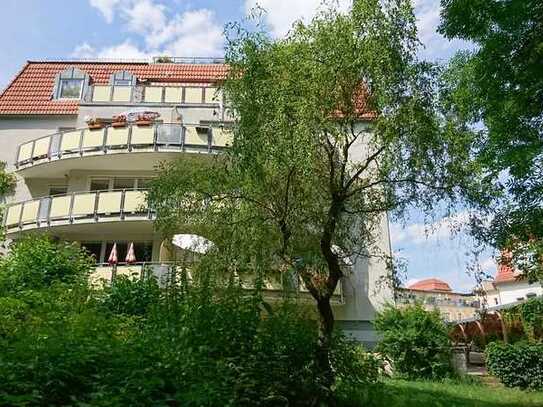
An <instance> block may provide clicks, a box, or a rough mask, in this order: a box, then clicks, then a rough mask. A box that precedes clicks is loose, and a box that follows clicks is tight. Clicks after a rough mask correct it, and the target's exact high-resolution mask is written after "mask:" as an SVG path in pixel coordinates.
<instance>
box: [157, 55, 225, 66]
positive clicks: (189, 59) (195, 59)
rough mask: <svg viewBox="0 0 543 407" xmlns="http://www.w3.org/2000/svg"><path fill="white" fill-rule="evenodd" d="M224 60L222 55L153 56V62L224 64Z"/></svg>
mask: <svg viewBox="0 0 543 407" xmlns="http://www.w3.org/2000/svg"><path fill="white" fill-rule="evenodd" d="M224 62H225V59H224V58H222V57H169V56H158V57H153V63H155V64H160V63H168V64H224Z"/></svg>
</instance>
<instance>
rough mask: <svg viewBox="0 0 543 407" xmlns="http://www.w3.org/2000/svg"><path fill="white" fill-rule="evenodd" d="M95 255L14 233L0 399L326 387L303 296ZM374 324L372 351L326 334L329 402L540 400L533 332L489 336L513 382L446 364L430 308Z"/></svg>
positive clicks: (501, 370) (310, 391)
mask: <svg viewBox="0 0 543 407" xmlns="http://www.w3.org/2000/svg"><path fill="white" fill-rule="evenodd" d="M93 261H94V259H93V258H92V257H91V256H89V255H87V253H86V251H85V250H84V249H82V248H80V247H79V246H77V245H76V244H73V243H67V242H62V241H58V240H54V239H51V238H49V237H47V236H29V237H27V238H25V239H22V240H20V241H19V242H17V243H16V244H15V246H14V247H13V248H12V251H11V252H10V254H9V255H7V256H6V257H4V258H3V259H2V260H1V262H0V346H1V349H2V352H1V353H0V377H2V382H1V383H0V405H13V406H32V405H44V406H45V405H81V406H83V405H93V406H94V405H96V406H119V405H142V406H143V405H182V406H225V405H232V406H256V405H262V406H311V405H315V403H316V402H317V401H318V399H319V398H321V397H325V396H326V393H327V391H328V389H327V388H326V386H325V385H323V383H322V381H321V380H322V379H321V372H320V371H319V368H318V365H317V364H316V363H315V354H316V353H317V352H318V348H317V337H318V329H317V326H316V323H315V320H314V318H312V317H310V315H312V313H311V310H310V308H309V307H310V306H309V305H308V304H307V303H298V302H297V299H296V298H290V299H289V298H286V299H284V300H282V301H276V302H273V303H269V302H267V301H266V299H265V297H263V295H262V293H261V291H259V290H258V289H255V290H252V291H248V290H246V289H244V288H242V287H241V286H240V285H239V283H236V282H235V281H234V280H231V281H228V282H225V281H224V279H223V278H215V277H214V276H213V274H211V273H208V272H203V270H207V269H200V270H199V269H198V267H200V266H198V267H196V268H193V270H192V271H191V277H190V281H189V277H188V274H187V273H186V271H184V270H183V269H181V270H180V271H176V272H175V274H174V278H173V279H170V284H169V285H167V286H159V284H158V281H157V280H156V279H155V278H154V277H153V276H151V275H148V276H146V277H144V278H140V277H139V276H137V278H130V277H126V276H120V277H118V278H117V279H115V280H114V282H113V283H112V284H100V285H96V283H95V285H91V284H89V283H88V274H89V273H90V271H91V268H92V265H93ZM202 267H204V266H203V265H202ZM375 326H376V329H377V331H378V332H379V333H380V335H381V338H382V339H381V341H380V342H379V344H378V346H377V348H376V349H375V350H374V351H373V352H369V351H368V350H366V349H364V348H363V347H362V346H361V345H360V344H359V343H357V342H354V341H352V340H350V339H348V338H346V337H345V336H343V335H342V334H341V333H339V332H336V333H335V334H334V336H333V341H332V346H331V349H330V363H331V366H332V368H333V371H334V374H335V381H334V384H333V387H332V391H333V397H334V400H335V403H336V405H339V406H353V407H355V406H356V407H358V406H396V405H397V406H420V405H432V406H433V405H435V406H440V405H448V406H491V405H495V406H511V407H513V406H536V405H542V403H543V392H540V391H539V392H538V391H537V390H541V388H542V385H543V382H542V381H541V372H542V369H541V363H542V362H541V361H542V360H543V358H542V357H541V352H542V348H543V345H542V344H541V343H540V342H537V341H535V342H532V343H531V344H525V343H523V342H519V343H518V344H517V345H515V346H517V347H518V348H517V347H515V348H514V350H512V349H510V348H509V346H513V345H504V344H502V343H500V342H496V343H493V344H491V345H488V347H487V357H488V360H489V362H488V363H489V367H490V370H491V371H492V372H493V373H495V374H496V376H497V377H499V378H500V379H501V380H502V382H503V383H504V384H505V385H506V386H508V387H517V388H520V389H527V388H528V389H530V391H525V390H520V389H509V388H506V387H503V386H502V385H500V386H499V387H497V388H496V387H488V386H487V385H485V384H483V383H481V382H480V381H478V380H477V379H475V378H469V377H466V376H462V375H460V374H458V373H457V372H455V371H454V369H453V367H452V364H451V342H450V340H449V327H447V325H446V324H445V323H444V322H443V321H442V320H441V319H440V316H439V314H438V312H429V311H425V310H424V309H423V308H422V307H420V306H418V305H415V306H410V307H409V308H406V309H397V308H394V307H388V308H387V309H385V310H384V311H383V312H382V313H381V314H379V316H378V317H377V319H376V321H375ZM519 371H522V372H523V373H522V374H521V375H518V374H517V373H518V372H519ZM515 372H516V373H515ZM515 374H517V376H515V378H513V376H514V375H515ZM518 377H522V378H523V379H524V380H527V379H530V382H529V383H527V382H525V381H524V382H523V381H519V380H518Z"/></svg>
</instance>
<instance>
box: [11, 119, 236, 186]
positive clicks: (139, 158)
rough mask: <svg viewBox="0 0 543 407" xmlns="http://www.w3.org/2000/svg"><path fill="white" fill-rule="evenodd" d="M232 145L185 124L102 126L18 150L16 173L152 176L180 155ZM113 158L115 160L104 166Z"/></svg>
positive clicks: (218, 130)
mask: <svg viewBox="0 0 543 407" xmlns="http://www.w3.org/2000/svg"><path fill="white" fill-rule="evenodd" d="M231 143H232V136H231V133H230V132H229V131H227V130H225V129H224V128H223V127H218V126H214V127H210V126H200V125H188V124H185V125H183V124H155V125H150V126H137V125H127V126H124V127H113V126H106V127H104V128H101V129H97V130H92V129H89V128H83V129H78V130H71V131H66V132H60V133H54V134H51V135H48V136H45V137H40V138H38V139H35V140H32V141H29V142H26V143H24V144H21V145H19V148H18V150H17V158H16V161H15V167H16V168H17V171H18V172H19V173H20V175H22V176H23V177H38V178H47V177H59V176H63V175H64V174H66V173H67V171H70V170H73V169H82V170H97V169H103V168H105V167H107V168H108V169H111V170H116V169H119V170H139V171H151V170H153V169H154V167H155V165H156V163H157V161H160V160H167V159H171V158H174V157H175V156H177V155H178V154H179V153H180V152H184V153H193V154H197V153H203V154H213V153H217V152H220V151H221V150H223V149H224V148H226V147H228V146H229V145H231ZM112 155H114V156H115V160H109V157H110V156H112Z"/></svg>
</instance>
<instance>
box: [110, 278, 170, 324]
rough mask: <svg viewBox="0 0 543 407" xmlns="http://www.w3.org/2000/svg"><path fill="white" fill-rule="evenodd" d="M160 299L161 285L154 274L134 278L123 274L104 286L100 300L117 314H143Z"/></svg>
mask: <svg viewBox="0 0 543 407" xmlns="http://www.w3.org/2000/svg"><path fill="white" fill-rule="evenodd" d="M159 299H160V287H159V285H158V281H157V279H156V278H155V277H154V276H147V277H145V278H132V277H128V276H123V275H121V276H117V277H116V278H115V280H114V281H113V283H112V284H111V285H109V286H105V287H104V290H103V292H102V295H101V301H100V302H101V304H102V306H103V307H104V308H105V309H106V310H108V311H110V312H113V313H116V314H124V315H134V316H136V315H139V316H143V315H145V314H147V312H148V311H149V309H150V307H152V306H153V305H154V304H157V303H158V301H159Z"/></svg>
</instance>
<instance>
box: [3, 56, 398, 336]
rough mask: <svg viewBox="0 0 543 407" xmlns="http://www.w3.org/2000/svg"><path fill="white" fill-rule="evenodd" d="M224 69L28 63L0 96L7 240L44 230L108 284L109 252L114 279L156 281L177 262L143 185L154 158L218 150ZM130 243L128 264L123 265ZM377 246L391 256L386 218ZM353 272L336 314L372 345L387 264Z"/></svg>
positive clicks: (359, 266) (386, 297) (224, 114)
mask: <svg viewBox="0 0 543 407" xmlns="http://www.w3.org/2000/svg"><path fill="white" fill-rule="evenodd" d="M226 70H227V67H226V65H224V63H222V62H220V61H217V60H204V59H201V60H198V61H190V62H187V61H186V60H183V59H182V58H166V59H164V58H162V59H156V60H155V61H153V62H143V61H142V62H104V61H86V62H78V61H29V62H27V63H26V64H25V65H24V67H23V68H22V69H21V71H20V72H19V73H18V74H17V75H16V77H15V78H14V79H13V80H12V82H11V83H10V84H9V85H8V87H7V88H6V89H5V91H4V92H3V93H2V94H1V95H0V143H1V146H2V148H1V149H0V160H2V161H6V162H7V163H8V169H9V170H10V171H13V172H14V173H15V174H16V176H17V188H16V192H15V194H14V195H13V196H9V197H7V207H6V209H5V215H4V226H5V231H6V236H7V238H8V239H10V240H16V239H17V238H18V237H19V236H21V235H23V234H25V233H32V232H45V233H49V234H51V235H53V236H57V237H59V238H62V239H66V240H70V241H77V242H79V243H80V244H81V245H82V246H84V247H85V248H87V250H88V251H89V252H91V253H92V254H93V255H94V256H95V258H96V263H97V268H96V273H95V276H99V277H103V278H106V279H110V278H111V276H112V270H111V267H110V266H109V265H108V262H107V260H108V256H109V254H110V252H111V249H112V246H113V245H114V244H116V247H117V255H118V260H119V265H118V266H117V273H134V272H135V273H136V274H137V273H138V272H139V271H140V270H142V268H143V267H144V266H145V267H150V268H151V269H152V270H154V272H155V273H156V274H157V275H163V274H164V273H166V272H167V270H168V269H169V266H168V264H169V263H170V262H171V261H172V260H174V258H175V255H176V254H175V253H172V250H170V249H168V247H169V245H167V244H165V237H164V236H160V234H159V233H158V232H157V231H156V230H154V228H153V213H152V211H150V210H149V209H148V208H147V207H146V205H145V188H146V185H147V184H148V182H149V180H150V179H152V178H153V177H154V176H156V171H157V164H158V163H160V162H162V161H165V160H173V159H190V160H206V159H209V157H212V156H213V155H215V154H221V152H223V151H224V150H225V149H227V148H228V146H229V145H230V143H231V142H232V139H231V133H230V132H229V131H228V129H229V126H231V125H232V120H233V119H232V117H231V116H230V115H229V113H228V109H227V108H225V103H224V102H225V99H224V96H223V95H222V94H221V92H220V89H219V86H218V85H219V83H220V81H221V80H222V79H223V78H224V77H225V74H226ZM125 119H126V120H125ZM361 125H364V126H370V123H361ZM169 239H171V237H170V238H169ZM131 244H132V245H133V246H134V254H135V260H136V261H135V263H134V262H132V263H131V264H129V265H128V264H123V261H124V259H125V255H126V252H127V250H128V247H129V246H130V245H131ZM381 246H382V250H384V251H385V252H386V253H390V243H389V235H388V221H387V219H386V217H384V218H383V224H382V242H381ZM352 268H353V270H352V273H349V275H348V277H346V278H345V279H344V280H343V281H342V282H341V287H340V288H339V289H338V291H337V294H336V296H335V301H334V303H335V305H334V306H335V308H336V318H337V319H338V324H339V325H340V326H341V327H343V328H344V329H345V330H346V331H347V332H350V333H352V334H353V335H355V336H356V337H357V338H358V339H360V340H363V341H365V342H369V343H371V342H373V341H374V340H375V337H374V335H373V330H372V327H371V320H372V319H373V317H374V313H375V311H376V310H377V309H379V308H380V307H381V306H382V305H383V304H384V303H385V302H387V301H391V300H392V298H393V296H392V292H391V290H390V289H389V288H387V287H385V286H383V285H382V284H379V281H381V280H382V278H383V276H384V275H385V273H386V268H385V264H384V263H382V262H380V261H374V260H367V259H357V260H355V261H354V262H353V265H352ZM268 289H269V290H270V292H272V291H274V290H277V289H278V288H277V287H276V286H274V285H273V284H270V286H269V287H268ZM306 294H307V293H306Z"/></svg>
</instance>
